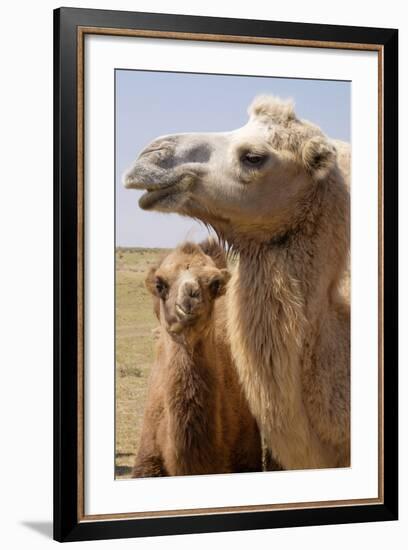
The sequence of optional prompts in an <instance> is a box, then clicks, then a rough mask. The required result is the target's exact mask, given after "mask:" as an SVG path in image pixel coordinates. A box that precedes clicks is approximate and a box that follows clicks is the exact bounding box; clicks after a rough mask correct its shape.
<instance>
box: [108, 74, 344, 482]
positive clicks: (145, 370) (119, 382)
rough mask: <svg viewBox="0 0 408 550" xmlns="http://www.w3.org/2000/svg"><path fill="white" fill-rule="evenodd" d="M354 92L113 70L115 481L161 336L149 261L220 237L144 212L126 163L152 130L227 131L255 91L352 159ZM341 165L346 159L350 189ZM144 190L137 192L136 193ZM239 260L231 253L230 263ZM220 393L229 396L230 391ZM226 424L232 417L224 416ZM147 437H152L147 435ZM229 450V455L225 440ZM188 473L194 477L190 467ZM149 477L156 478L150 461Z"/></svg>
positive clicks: (130, 460) (337, 84) (130, 449)
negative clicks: (289, 107)
mask: <svg viewBox="0 0 408 550" xmlns="http://www.w3.org/2000/svg"><path fill="white" fill-rule="evenodd" d="M350 94H351V82H347V81H333V80H320V79H302V78H299V77H297V78H292V79H291V78H285V77H272V76H253V75H251V76H246V75H233V74H225V75H223V74H214V73H211V74H203V73H194V72H190V73H180V72H168V71H146V70H144V71H143V70H136V69H134V70H130V69H116V70H115V158H116V162H115V166H116V168H115V176H116V182H115V212H116V219H115V224H116V232H115V243H116V252H115V254H116V255H115V258H116V261H115V266H116V267H115V273H116V279H115V286H116V295H115V296H116V307H115V315H116V322H115V330H116V337H115V338H116V340H115V342H116V345H115V349H116V352H115V355H116V378H115V380H116V385H115V388H116V405H115V406H116V414H115V430H116V432H115V433H116V469H115V472H116V475H115V477H116V479H126V478H128V477H130V476H132V469H133V467H134V461H135V449H136V450H137V448H138V447H139V446H140V431H141V429H142V424H143V409H144V406H145V405H146V393H147V388H148V378H149V372H150V369H151V365H152V363H153V361H154V347H155V346H154V340H155V339H156V340H157V338H158V336H157V334H158V331H159V325H158V319H157V318H156V316H155V315H154V312H153V302H152V297H151V295H150V293H149V292H148V291H147V289H146V286H145V284H144V279H145V277H146V276H147V273H148V271H149V266H152V265H155V264H156V263H157V261H158V259H162V258H163V257H164V256H165V255H166V254H167V255H168V254H169V253H170V251H171V249H174V248H175V247H176V246H177V245H180V244H181V243H182V242H185V241H190V242H191V241H192V242H196V243H197V242H200V241H205V240H206V239H208V238H209V237H210V238H211V233H212V238H215V239H216V240H217V236H216V235H215V233H214V232H212V231H211V229H210V228H208V227H206V226H205V225H203V224H200V223H199V221H198V222H196V221H194V220H192V219H190V218H183V217H180V216H175V215H170V216H168V215H163V214H157V213H155V212H151V211H148V212H144V211H143V210H141V209H140V208H139V207H138V206H137V202H136V200H135V198H134V197H135V192H134V191H132V193H131V195H129V191H128V190H126V189H125V187H124V185H123V174H124V173H125V171H126V169H128V168H129V166H130V165H131V164H132V163H133V162H134V159H135V156H137V155H136V153H137V152H138V151H141V150H142V149H143V148H144V146H146V145H147V143H148V142H149V140H151V138H152V136H155V135H156V136H159V135H166V134H169V133H176V134H179V133H187V132H189V131H190V130H192V129H194V132H200V133H202V132H204V133H208V134H206V135H208V136H211V133H210V132H212V131H215V132H217V131H218V132H220V131H222V130H223V129H225V130H228V131H230V130H233V129H234V128H236V127H239V126H240V125H243V124H245V123H246V118H247V112H246V111H247V107H248V106H249V105H250V104H251V103H252V102H253V101H254V99H255V98H256V97H259V96H269V97H270V98H271V100H272V98H275V99H276V98H282V99H286V101H289V102H290V101H293V105H294V109H295V111H296V115H297V116H298V117H299V119H306V120H308V121H313V122H314V123H315V124H317V126H319V128H320V129H321V130H322V132H324V134H325V135H328V136H329V138H330V140H331V141H332V140H343V142H342V143H341V144H340V142H339V145H340V147H345V153H344V154H343V155H344V157H345V158H347V159H348V156H349V152H348V148H347V146H346V145H345V142H348V143H350V138H351V126H350V116H351V103H350V101H351V98H350ZM214 111H215V112H214ZM173 130H174V132H173ZM341 160H342V161H344V159H343V158H342V159H341ZM347 162H348V161H346V162H345V163H344V162H343V163H344V165H345V166H346V171H347V173H346V175H345V177H346V179H347V183H348V185H349V178H350V174H349V172H350V167H349V166H347ZM140 195H141V192H138V193H137V197H139V196H140ZM129 196H130V198H131V199H132V200H130V199H129ZM236 261H237V258H235V261H234V262H233V263H234V264H235V263H236ZM143 266H145V268H144V269H143ZM232 267H233V266H232V265H231V268H232ZM347 278H348V277H347ZM118 300H119V301H118ZM141 311H143V316H142V318H141V317H140V314H141ZM130 319H133V321H131V320H130ZM132 323H133V324H132ZM146 323H147V324H146ZM170 383H171V381H170ZM219 391H222V389H221V390H219ZM224 392H225V390H224ZM222 397H224V398H226V399H228V394H226V395H225V396H224V395H223V396H222ZM152 399H156V400H158V399H159V398H158V396H156V397H153V398H152V397H151V398H150V401H152ZM162 399H163V397H161V398H160V401H159V402H157V403H156V405H155V410H157V409H158V408H159V407H160V406H162V404H161V401H162ZM212 412H213V411H211V407H209V410H208V417H209V421H210V422H214V421H215V420H214V418H211V414H212ZM148 422H149V421H148V420H146V421H145V423H148ZM224 422H228V421H227V420H226V419H224ZM152 424H154V423H153V422H152V421H150V424H149V428H147V427H146V429H148V431H152V430H154V429H157V427H156V428H154V427H153V426H152ZM162 429H163V428H162ZM229 429H230V430H233V429H234V428H233V426H230V428H229ZM190 430H191V428H190ZM146 437H147V440H148V441H149V440H150V438H151V437H153V436H152V435H146ZM167 437H168V436H167ZM135 442H136V444H135ZM146 444H147V443H146ZM146 444H145V447H146ZM226 447H227V449H226V451H227V452H229V448H228V445H226ZM136 452H137V451H136ZM238 452H239V450H238ZM158 454H160V453H158ZM261 455H262V459H261V462H262V464H261V467H260V470H262V469H265V468H268V469H272V468H273V469H276V468H280V466H278V463H277V462H276V461H271V462H270V463H269V465H267V464H266V461H267V460H271V459H270V458H269V459H268V454H267V450H266V449H265V448H264V449H263V452H262V451H261ZM144 460H145V461H146V459H144ZM215 460H217V459H216V457H215ZM187 462H189V461H188V460H187ZM347 465H348V464H344V466H347ZM344 466H343V467H344ZM241 467H242V465H241ZM258 467H259V466H258ZM145 471H146V472H148V470H145ZM189 471H191V473H190V475H194V473H195V470H194V468H192V469H191V470H189ZM197 473H200V472H198V471H197ZM215 473H217V472H215ZM218 473H224V472H222V471H219V472H218ZM138 475H141V472H139V473H138ZM147 475H148V474H147ZM151 475H157V468H156V467H155V466H154V467H152V471H151Z"/></svg>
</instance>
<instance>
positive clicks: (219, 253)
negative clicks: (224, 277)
mask: <svg viewBox="0 0 408 550" xmlns="http://www.w3.org/2000/svg"><path fill="white" fill-rule="evenodd" d="M199 247H200V248H201V250H202V251H203V252H204V254H206V255H207V256H210V258H211V259H212V260H213V262H214V263H215V265H216V266H217V267H218V269H224V268H226V267H227V259H226V257H225V251H224V249H223V248H222V246H221V245H220V244H218V243H217V241H216V240H215V239H212V238H210V239H207V240H205V241H203V242H202V243H200V244H199Z"/></svg>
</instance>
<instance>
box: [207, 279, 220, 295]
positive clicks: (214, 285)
mask: <svg viewBox="0 0 408 550" xmlns="http://www.w3.org/2000/svg"><path fill="white" fill-rule="evenodd" d="M220 286H221V281H220V280H219V279H215V280H214V281H211V283H210V292H211V294H212V295H213V296H216V295H217V294H218V292H219V290H220Z"/></svg>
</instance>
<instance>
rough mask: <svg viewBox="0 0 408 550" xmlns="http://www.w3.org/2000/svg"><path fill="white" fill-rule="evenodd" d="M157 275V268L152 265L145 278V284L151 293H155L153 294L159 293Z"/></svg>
mask: <svg viewBox="0 0 408 550" xmlns="http://www.w3.org/2000/svg"><path fill="white" fill-rule="evenodd" d="M155 275H156V268H155V267H151V268H150V269H149V272H148V274H147V275H146V279H145V286H146V288H147V290H148V291H149V292H150V294H153V296H156V295H157V292H156V277H155Z"/></svg>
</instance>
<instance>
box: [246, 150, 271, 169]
mask: <svg viewBox="0 0 408 550" xmlns="http://www.w3.org/2000/svg"><path fill="white" fill-rule="evenodd" d="M266 159H267V156H266V155H259V154H257V153H245V155H243V156H242V157H241V162H242V163H243V164H244V165H245V166H249V167H251V168H259V167H261V166H262V165H263V164H264V163H265V161H266Z"/></svg>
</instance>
